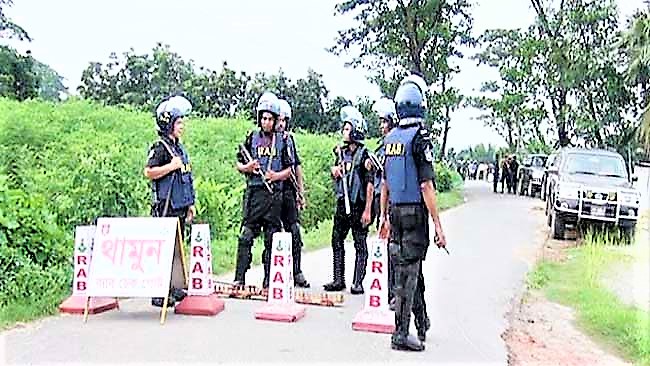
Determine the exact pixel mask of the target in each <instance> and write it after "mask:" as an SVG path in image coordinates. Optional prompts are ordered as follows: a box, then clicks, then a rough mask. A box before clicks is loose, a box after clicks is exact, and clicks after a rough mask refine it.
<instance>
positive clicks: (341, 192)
mask: <svg viewBox="0 0 650 366" xmlns="http://www.w3.org/2000/svg"><path fill="white" fill-rule="evenodd" d="M341 130H342V134H343V147H337V148H335V149H334V150H335V153H336V155H337V157H336V163H335V165H334V166H333V167H332V169H331V172H332V177H333V178H334V180H335V183H336V209H335V210H336V211H335V213H334V226H333V228H332V252H333V256H332V259H333V272H334V280H333V281H332V282H330V283H328V284H325V285H324V286H323V288H324V289H325V291H342V290H343V289H344V288H345V247H344V241H345V237H346V236H348V232H349V231H350V229H352V238H353V239H354V249H355V252H356V260H355V264H354V278H353V279H352V287H351V288H350V292H351V293H352V294H354V295H358V294H362V293H363V292H364V290H363V285H362V283H363V279H364V278H365V276H366V264H367V261H368V247H367V243H366V239H367V237H368V225H370V222H371V219H372V212H371V211H372V198H373V174H372V171H370V170H368V169H367V168H366V167H365V162H366V160H368V159H369V156H368V151H367V150H366V147H365V146H364V145H363V140H364V139H365V134H366V122H365V121H364V119H363V116H362V115H361V113H360V112H359V110H357V109H356V108H355V107H352V106H346V107H343V108H341Z"/></svg>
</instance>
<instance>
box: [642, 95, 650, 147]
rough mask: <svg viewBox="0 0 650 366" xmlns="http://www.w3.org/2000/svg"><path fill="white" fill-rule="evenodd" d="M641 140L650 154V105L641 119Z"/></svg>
mask: <svg viewBox="0 0 650 366" xmlns="http://www.w3.org/2000/svg"><path fill="white" fill-rule="evenodd" d="M639 138H640V142H641V144H643V146H644V147H645V149H646V151H648V152H650V105H649V106H648V107H646V109H645V111H644V112H643V116H642V117H641V125H640V126H639Z"/></svg>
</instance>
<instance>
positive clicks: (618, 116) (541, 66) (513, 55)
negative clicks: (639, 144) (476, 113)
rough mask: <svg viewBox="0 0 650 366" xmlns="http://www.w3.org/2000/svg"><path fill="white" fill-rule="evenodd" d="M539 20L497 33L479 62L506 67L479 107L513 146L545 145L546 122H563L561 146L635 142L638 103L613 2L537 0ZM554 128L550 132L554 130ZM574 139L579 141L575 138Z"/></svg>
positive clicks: (477, 101) (623, 145) (486, 37)
mask: <svg viewBox="0 0 650 366" xmlns="http://www.w3.org/2000/svg"><path fill="white" fill-rule="evenodd" d="M531 3H532V4H533V7H534V8H535V11H536V14H537V17H536V21H535V23H534V24H532V25H531V26H530V27H528V29H526V30H523V31H522V30H513V31H504V30H490V31H488V32H486V33H485V34H484V35H483V37H482V41H483V42H484V43H485V44H486V45H487V49H486V50H485V51H484V52H482V53H480V54H479V55H477V56H476V58H477V59H478V60H479V62H481V63H484V64H488V65H491V66H494V67H497V68H498V69H499V74H500V79H501V80H498V81H493V82H491V83H489V84H486V85H484V88H483V91H484V92H492V93H496V94H497V97H496V98H494V97H493V96H486V95H483V96H481V97H479V98H474V99H473V101H472V102H473V103H474V105H475V106H478V107H479V108H482V109H484V110H487V111H490V113H489V114H488V115H486V116H484V117H485V118H486V119H487V121H488V124H490V125H492V126H493V127H496V128H498V130H500V133H502V135H504V137H506V139H507V141H508V144H509V145H510V147H511V148H512V147H513V146H514V147H516V148H519V147H522V146H531V144H532V145H535V144H540V145H541V146H545V145H546V144H545V142H544V136H545V131H543V129H542V126H543V124H545V121H546V120H549V121H551V123H552V125H553V126H554V127H555V129H556V132H557V137H558V143H559V145H560V146H567V145H569V144H571V143H573V144H575V145H585V146H588V147H615V148H617V149H618V150H619V151H621V150H623V149H625V148H626V147H628V146H629V145H630V144H633V143H634V141H633V136H634V131H635V129H636V122H635V121H634V119H633V118H630V114H631V115H635V114H636V113H637V112H636V110H637V108H638V106H637V105H635V102H634V100H635V96H634V92H633V90H632V89H631V88H630V87H629V85H627V84H626V82H625V75H624V74H623V73H622V72H621V71H620V68H619V67H618V66H619V65H620V63H621V57H620V56H618V55H617V53H616V52H614V51H615V49H616V48H615V45H616V39H617V36H618V32H617V28H618V17H617V9H616V6H615V3H614V2H613V1H612V0H606V1H598V2H597V1H587V0H565V1H561V2H559V6H553V5H557V4H556V3H553V2H550V1H547V2H546V3H544V2H543V1H542V0H531ZM547 132H548V131H547ZM572 141H573V142H572Z"/></svg>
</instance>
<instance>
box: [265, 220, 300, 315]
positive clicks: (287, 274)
mask: <svg viewBox="0 0 650 366" xmlns="http://www.w3.org/2000/svg"><path fill="white" fill-rule="evenodd" d="M291 244H292V243H291V233H288V232H277V233H275V234H273V244H272V249H271V271H270V276H269V280H270V281H269V296H268V300H267V301H268V303H271V304H290V303H294V298H293V256H292V254H291Z"/></svg>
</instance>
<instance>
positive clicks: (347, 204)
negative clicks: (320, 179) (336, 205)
mask: <svg viewBox="0 0 650 366" xmlns="http://www.w3.org/2000/svg"><path fill="white" fill-rule="evenodd" d="M342 149H343V148H342V147H341V146H339V149H338V150H339V165H340V167H341V170H342V171H343V172H342V174H343V176H342V177H341V179H342V180H343V200H344V202H345V214H346V215H349V214H350V212H352V209H351V208H350V198H349V194H348V180H347V177H346V174H345V162H344V161H343V152H342Z"/></svg>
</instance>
